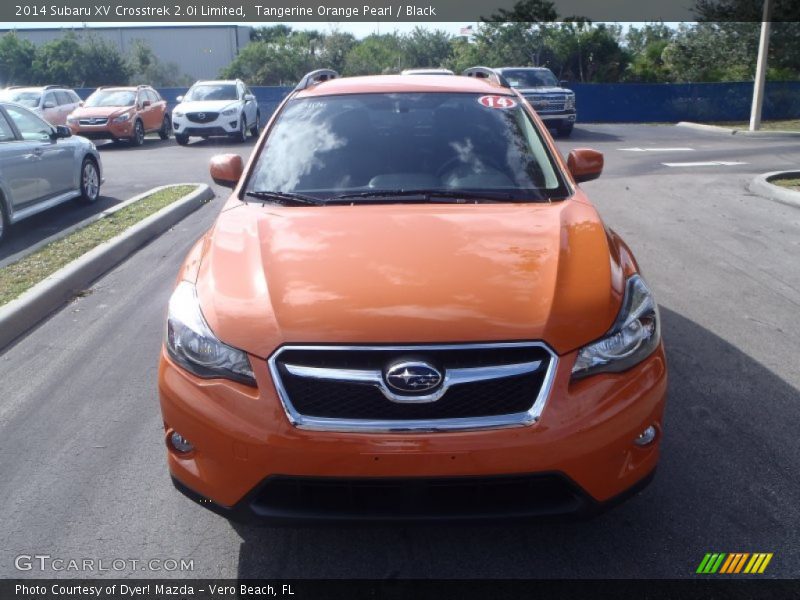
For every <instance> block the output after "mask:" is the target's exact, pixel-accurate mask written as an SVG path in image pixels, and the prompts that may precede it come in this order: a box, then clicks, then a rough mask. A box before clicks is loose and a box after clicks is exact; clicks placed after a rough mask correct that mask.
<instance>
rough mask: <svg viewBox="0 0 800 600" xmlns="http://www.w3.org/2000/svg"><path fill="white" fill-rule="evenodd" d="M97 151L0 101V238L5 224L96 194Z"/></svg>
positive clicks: (87, 199)
mask: <svg viewBox="0 0 800 600" xmlns="http://www.w3.org/2000/svg"><path fill="white" fill-rule="evenodd" d="M101 168H102V167H101V163H100V155H99V154H98V152H97V149H96V148H95V146H94V144H93V143H92V142H90V141H89V140H87V139H85V138H82V137H78V136H73V135H72V133H71V132H70V130H69V128H68V127H64V126H53V125H50V124H49V123H47V122H46V121H44V120H43V119H42V118H40V117H38V116H37V115H35V114H34V113H33V112H31V111H30V110H28V109H27V108H24V107H23V106H20V105H18V104H14V103H11V102H2V103H0V242H2V240H3V238H4V237H5V236H6V235H7V234H8V230H9V226H10V225H13V224H14V223H16V222H18V221H21V220H22V219H26V218H28V217H30V216H33V215H35V214H37V213H39V212H42V211H43V210H47V209H48V208H51V207H53V206H56V205H57V204H61V203H62V202H66V201H68V200H72V199H78V200H80V201H81V202H87V203H91V202H94V201H96V200H97V198H98V197H99V196H100V184H101V183H102V171H101Z"/></svg>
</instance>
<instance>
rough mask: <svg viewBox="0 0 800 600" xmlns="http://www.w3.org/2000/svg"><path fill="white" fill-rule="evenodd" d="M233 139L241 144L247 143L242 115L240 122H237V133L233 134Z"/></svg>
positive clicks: (245, 125) (245, 127)
mask: <svg viewBox="0 0 800 600" xmlns="http://www.w3.org/2000/svg"><path fill="white" fill-rule="evenodd" d="M233 139H234V140H236V141H237V142H239V143H242V144H243V143H244V142H246V141H247V123H246V122H245V118H244V115H242V120H241V121H239V131H237V132H236V133H235V134H233Z"/></svg>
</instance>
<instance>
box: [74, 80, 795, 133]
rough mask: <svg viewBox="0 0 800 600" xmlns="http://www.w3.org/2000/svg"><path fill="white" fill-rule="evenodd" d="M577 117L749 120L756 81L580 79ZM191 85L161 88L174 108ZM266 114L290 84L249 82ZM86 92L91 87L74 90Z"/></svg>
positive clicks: (788, 110) (781, 101)
mask: <svg viewBox="0 0 800 600" xmlns="http://www.w3.org/2000/svg"><path fill="white" fill-rule="evenodd" d="M569 87H570V88H571V89H573V90H574V91H575V100H576V103H577V106H578V122H581V123H646V122H653V121H663V122H668V123H675V122H678V121H701V122H702V121H747V120H748V119H749V118H750V102H751V99H752V94H753V84H752V82H733V83H685V84H684V83H576V84H572V85H570V86H569ZM186 89H187V88H159V90H158V91H159V92H160V93H161V95H162V96H163V97H164V98H165V99H166V100H167V102H168V103H169V105H170V108H172V107H173V106H174V105H175V98H176V97H178V96H180V95H181V94H184V93H186ZM251 89H252V90H253V93H254V94H255V95H256V97H257V98H258V102H259V105H260V106H261V114H262V116H263V117H264V119H266V117H267V116H268V115H270V114H271V113H272V111H273V110H275V107H277V106H278V104H279V103H280V102H281V100H283V98H284V97H285V96H286V94H288V93H289V92H290V91H291V89H292V88H290V87H251ZM75 91H76V92H78V94H79V95H80V96H81V98H86V97H87V96H88V95H89V94H91V93H92V92H93V91H94V90H93V89H78V90H75ZM763 117H764V119H798V118H800V81H771V82H768V83H767V88H766V94H765V98H764V114H763Z"/></svg>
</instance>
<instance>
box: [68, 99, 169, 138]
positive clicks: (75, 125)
mask: <svg viewBox="0 0 800 600" xmlns="http://www.w3.org/2000/svg"><path fill="white" fill-rule="evenodd" d="M67 124H68V125H69V127H70V129H72V133H75V134H77V135H82V136H84V137H87V138H89V139H90V140H113V141H115V142H118V141H121V140H126V141H128V142H130V143H131V144H132V145H134V146H141V145H142V144H143V143H144V136H145V135H146V134H148V133H154V132H155V133H158V135H159V137H160V138H161V139H162V140H166V139H168V138H169V136H170V132H171V131H172V124H171V122H170V116H169V111H167V102H166V100H164V99H163V98H162V97H161V95H160V94H159V93H158V92H157V91H156V90H154V89H153V88H152V87H150V86H149V85H137V86H127V87H100V88H97V90H96V91H95V92H94V93H93V94H92V95H91V96H89V97H88V98H87V99H86V102H85V103H84V105H83V106H82V107H81V108H78V109H76V110H75V111H74V112H73V113H72V114H71V115H70V116H69V117H68V118H67Z"/></svg>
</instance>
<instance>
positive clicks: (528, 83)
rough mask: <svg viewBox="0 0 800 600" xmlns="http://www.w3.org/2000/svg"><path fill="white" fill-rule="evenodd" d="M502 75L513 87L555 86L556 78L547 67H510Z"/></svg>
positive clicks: (556, 83)
mask: <svg viewBox="0 0 800 600" xmlns="http://www.w3.org/2000/svg"><path fill="white" fill-rule="evenodd" d="M503 77H505V78H506V80H507V81H508V84H509V85H510V86H511V87H513V88H532V87H557V86H558V80H557V79H556V76H555V75H553V73H552V72H551V71H550V70H549V69H510V70H504V71H503Z"/></svg>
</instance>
